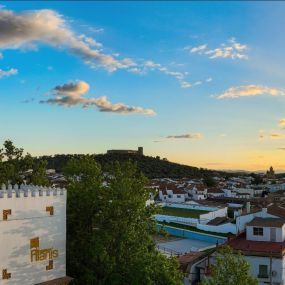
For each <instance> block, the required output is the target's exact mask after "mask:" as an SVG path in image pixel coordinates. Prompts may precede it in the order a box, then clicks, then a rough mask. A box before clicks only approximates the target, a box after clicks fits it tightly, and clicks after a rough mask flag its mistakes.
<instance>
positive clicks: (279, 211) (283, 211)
mask: <svg viewBox="0 0 285 285" xmlns="http://www.w3.org/2000/svg"><path fill="white" fill-rule="evenodd" d="M267 213H269V214H270V215H274V216H277V217H280V218H285V208H283V207H280V206H279V205H272V206H270V207H268V208H267Z"/></svg>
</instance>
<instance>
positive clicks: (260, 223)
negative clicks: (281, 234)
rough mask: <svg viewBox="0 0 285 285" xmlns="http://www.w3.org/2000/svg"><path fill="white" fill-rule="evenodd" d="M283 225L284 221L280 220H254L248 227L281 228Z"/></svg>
mask: <svg viewBox="0 0 285 285" xmlns="http://www.w3.org/2000/svg"><path fill="white" fill-rule="evenodd" d="M284 224H285V220H284V219H281V218H254V219H253V220H252V221H251V222H249V223H248V224H247V225H248V226H257V227H277V228H281V227H282V226H283V225H284Z"/></svg>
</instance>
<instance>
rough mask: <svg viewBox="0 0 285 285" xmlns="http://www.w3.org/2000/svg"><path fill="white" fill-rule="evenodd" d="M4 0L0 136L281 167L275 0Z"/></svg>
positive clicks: (282, 22) (59, 148)
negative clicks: (94, 0)
mask: <svg viewBox="0 0 285 285" xmlns="http://www.w3.org/2000/svg"><path fill="white" fill-rule="evenodd" d="M2 4H3V6H1V9H0V30H1V31H2V32H1V34H2V35H1V34H0V52H1V54H2V59H1V60H0V84H1V90H0V98H1V104H0V130H1V133H0V140H1V141H3V140H5V139H7V138H10V139H12V140H13V141H15V143H16V144H17V145H19V146H23V147H24V148H25V150H26V151H28V152H30V153H32V154H34V155H42V154H55V153H103V152H105V151H106V150H107V149H110V148H137V146H143V147H144V149H145V153H146V154H148V155H154V156H155V155H159V156H161V157H167V158H168V159H169V160H171V161H176V162H180V163H184V164H189V165H195V166H200V167H207V168H216V169H250V170H260V169H266V168H268V167H269V166H270V165H273V166H274V167H275V168H276V169H279V170H282V169H285V162H284V161H285V160H284V158H285V151H284V149H285V130H284V128H285V120H284V118H285V111H284V103H285V86H284V79H285V78H284V77H285V70H284V66H285V55H284V50H285V40H284V36H283V33H284V31H283V27H284V26H285V18H284V13H285V3H282V2H274V3H273V2H224V1H223V2H215V3H211V2H177V1H175V2H162V1H161V2H155V3H150V2H136V3H135V2H120V1H116V2H105V3H104V2H83V1H80V3H79V2H74V1H73V2H68V1H65V2H47V1H46V2H40V1H37V2H24V1H21V2H3V3H2ZM118 103H121V104H118Z"/></svg>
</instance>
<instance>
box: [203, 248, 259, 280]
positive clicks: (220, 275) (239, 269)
mask: <svg viewBox="0 0 285 285" xmlns="http://www.w3.org/2000/svg"><path fill="white" fill-rule="evenodd" d="M249 268H250V265H249V264H248V263H247V261H246V260H245V259H244V257H243V256H242V254H241V253H240V252H238V253H233V251H232V249H231V248H230V247H229V246H225V247H223V248H222V249H220V250H219V251H218V252H217V257H216V263H215V264H213V265H212V266H211V272H212V275H211V277H209V278H205V279H204V280H203V282H202V285H217V284H218V285H244V284H246V285H257V284H258V281H257V279H255V278H254V277H253V276H251V274H250V272H249Z"/></svg>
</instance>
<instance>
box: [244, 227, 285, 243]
mask: <svg viewBox="0 0 285 285" xmlns="http://www.w3.org/2000/svg"><path fill="white" fill-rule="evenodd" d="M253 228H254V227H253V226H247V227H246V239H247V240H253V241H271V240H270V231H271V228H270V227H262V228H263V235H262V236H260V235H254V234H253ZM282 228H283V230H282ZM282 228H275V230H276V242H283V240H284V239H283V232H284V226H283V227H282Z"/></svg>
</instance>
